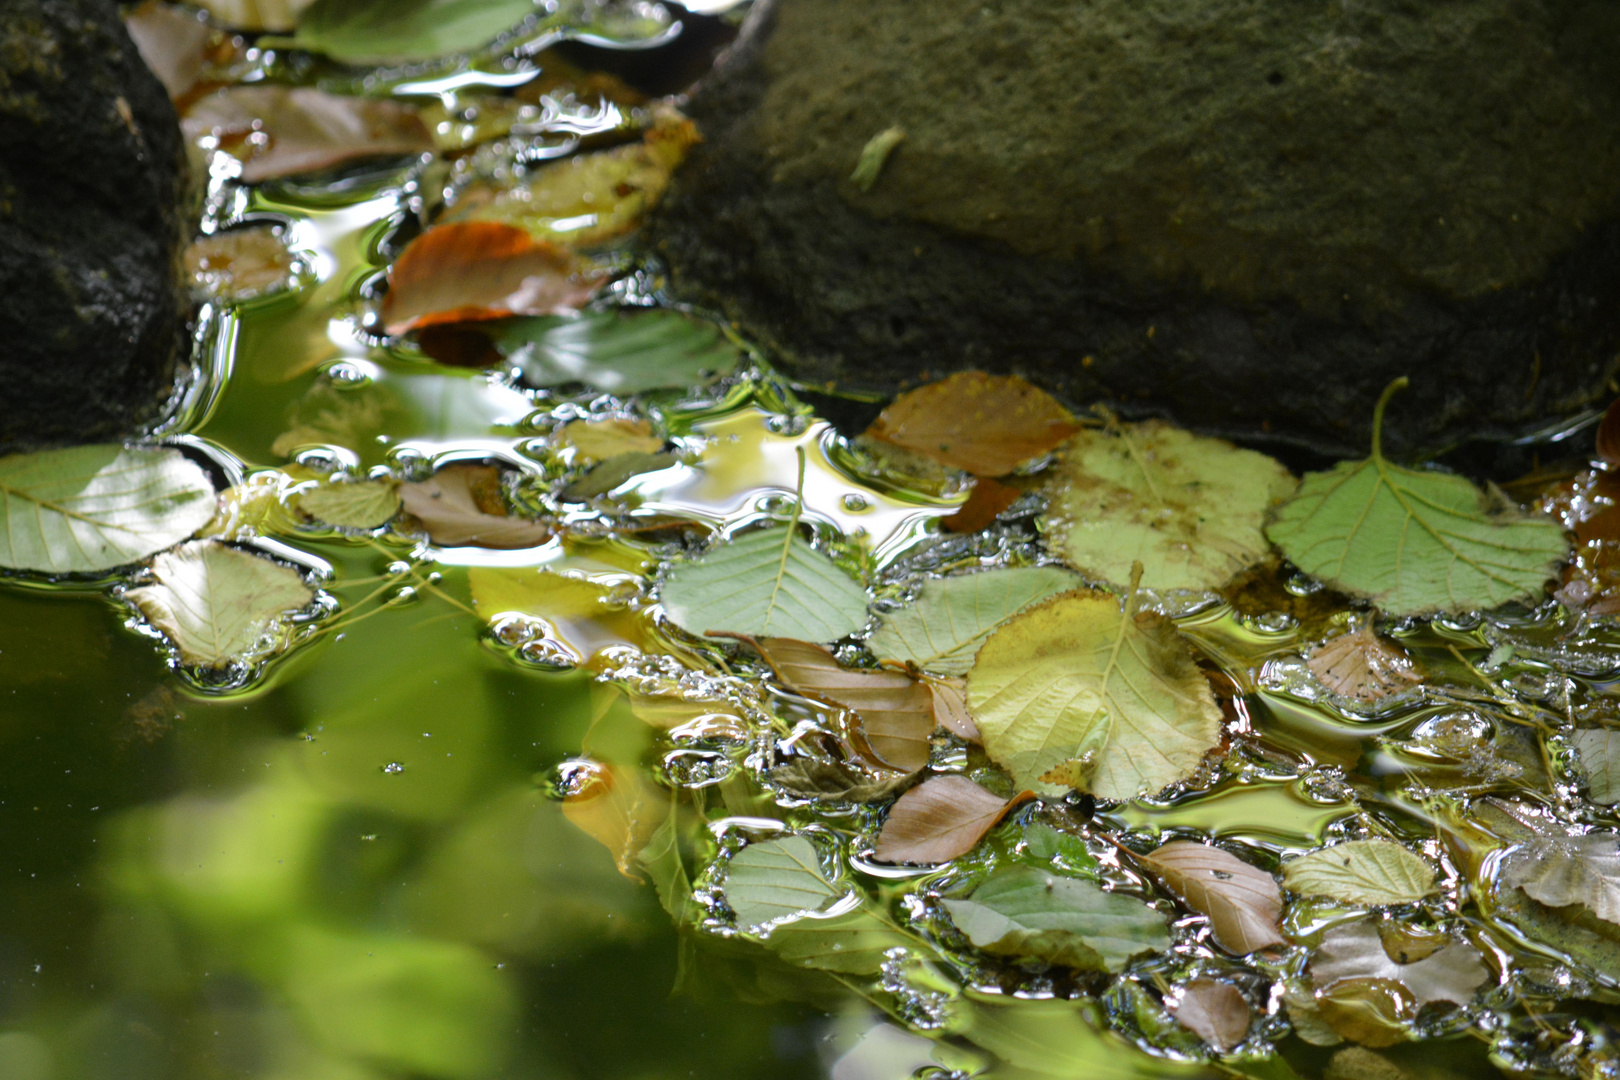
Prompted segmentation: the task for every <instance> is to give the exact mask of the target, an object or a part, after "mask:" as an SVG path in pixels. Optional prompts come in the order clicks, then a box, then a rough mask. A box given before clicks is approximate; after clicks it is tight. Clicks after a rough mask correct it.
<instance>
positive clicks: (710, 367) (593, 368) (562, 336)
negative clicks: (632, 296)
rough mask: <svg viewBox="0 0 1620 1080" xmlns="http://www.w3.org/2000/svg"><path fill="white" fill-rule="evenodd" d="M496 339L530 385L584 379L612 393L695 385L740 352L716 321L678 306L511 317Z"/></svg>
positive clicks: (732, 364)
mask: <svg viewBox="0 0 1620 1080" xmlns="http://www.w3.org/2000/svg"><path fill="white" fill-rule="evenodd" d="M495 345H496V347H497V348H498V349H500V351H501V352H502V353H504V354H505V355H506V357H507V358H508V359H510V360H511V361H512V362H513V363H515V364H517V365H518V366H519V367H521V368H522V369H523V381H524V382H525V383H527V384H529V385H530V386H536V387H547V386H563V385H566V384H569V383H584V384H585V385H586V386H589V387H592V388H593V389H596V390H605V391H607V392H608V393H610V394H640V393H643V392H645V391H647V390H661V389H669V388H677V387H688V386H693V385H695V384H698V383H702V382H705V381H707V380H710V379H713V378H716V377H718V376H721V375H729V374H730V373H731V372H732V370H733V369H735V368H736V366H737V361H738V360H739V359H740V358H741V356H742V352H741V350H740V349H738V348H737V346H735V345H733V344H732V343H731V342H730V341H728V340H726V337H725V335H724V334H722V333H721V332H720V330H719V328H718V327H716V326H715V325H714V324H712V323H707V322H703V321H702V320H700V319H694V318H692V317H691V316H688V315H682V314H680V313H679V312H674V311H643V312H634V313H626V312H611V311H609V312H598V313H595V314H587V315H581V316H580V317H578V318H561V317H555V316H552V317H546V318H537V319H512V320H510V321H507V322H503V323H501V324H500V328H499V330H498V331H497V333H496V336H495Z"/></svg>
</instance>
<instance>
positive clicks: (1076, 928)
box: [942, 866, 1170, 971]
mask: <svg viewBox="0 0 1620 1080" xmlns="http://www.w3.org/2000/svg"><path fill="white" fill-rule="evenodd" d="M942 903H943V904H944V906H945V909H946V910H947V911H948V912H950V916H951V921H952V922H954V923H955V924H956V926H957V929H959V930H961V931H962V933H964V934H966V935H967V938H968V940H969V941H971V942H973V944H974V945H975V946H976V947H978V948H980V949H983V950H985V951H986V952H991V953H996V954H999V955H1002V956H1029V957H1034V958H1037V959H1041V960H1049V961H1051V962H1052V963H1055V964H1063V965H1065V966H1067V967H1073V968H1080V969H1082V970H1087V971H1118V970H1120V969H1121V968H1122V967H1124V966H1125V962H1126V961H1127V960H1129V959H1130V958H1131V957H1133V956H1137V955H1139V954H1141V953H1145V952H1150V951H1160V950H1164V949H1167V948H1169V947H1170V934H1169V931H1168V930H1167V929H1166V928H1165V922H1164V916H1163V915H1162V914H1160V913H1159V912H1158V911H1156V910H1154V909H1153V908H1151V907H1148V906H1147V905H1146V904H1144V903H1142V901H1140V900H1137V899H1135V898H1134V897H1129V896H1121V895H1119V894H1117V893H1110V892H1104V891H1103V889H1102V887H1101V886H1099V885H1097V884H1096V883H1095V882H1091V881H1085V880H1081V879H1078V878H1068V877H1058V876H1057V875H1055V874H1049V873H1047V872H1046V871H1044V870H1037V869H1035V868H1034V867H1032V866H1015V867H1013V868H1011V869H1008V870H1001V871H998V872H996V873H995V874H992V875H991V876H990V877H989V878H988V879H987V880H986V881H985V882H984V884H982V885H980V886H979V887H978V888H977V889H975V890H973V893H972V894H971V895H970V896H969V897H968V898H967V899H965V900H945V901H942Z"/></svg>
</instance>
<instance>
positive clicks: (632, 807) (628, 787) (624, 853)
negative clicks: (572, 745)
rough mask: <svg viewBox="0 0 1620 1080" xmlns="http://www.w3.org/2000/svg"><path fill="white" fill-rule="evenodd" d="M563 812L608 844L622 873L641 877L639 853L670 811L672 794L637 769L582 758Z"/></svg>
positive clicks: (600, 841)
mask: <svg viewBox="0 0 1620 1080" xmlns="http://www.w3.org/2000/svg"><path fill="white" fill-rule="evenodd" d="M562 812H563V817H565V818H567V819H568V820H569V822H570V823H572V824H573V825H574V826H576V827H577V828H578V829H579V830H580V831H581V832H584V833H585V834H586V835H588V836H589V837H591V839H593V840H595V841H596V842H597V843H599V844H601V845H602V846H603V847H605V848H607V849H608V852H609V853H610V854H611V855H612V856H613V861H614V863H615V864H617V865H618V867H619V873H621V874H623V875H624V876H625V877H628V878H634V879H636V880H637V881H640V880H641V875H640V873H639V872H638V864H637V861H636V856H637V855H638V854H640V852H641V849H642V848H644V847H646V846H647V840H648V839H649V838H650V837H651V836H652V834H653V831H654V830H655V829H657V828H658V826H659V825H660V824H661V823H662V822H663V820H664V818H665V817H667V816H668V815H669V800H668V799H667V798H666V797H665V796H664V794H663V792H662V791H661V790H660V789H659V788H658V787H657V786H656V785H654V784H653V783H652V782H651V781H649V780H647V779H646V778H645V777H643V776H642V775H641V773H640V772H638V771H637V770H635V769H631V768H625V767H623V766H620V765H604V764H600V763H598V762H588V763H581V764H580V765H579V766H578V772H577V773H576V777H575V781H574V790H573V791H572V792H571V793H569V794H568V795H567V796H565V797H564V798H563V804H562Z"/></svg>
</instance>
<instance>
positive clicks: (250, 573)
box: [126, 540, 315, 668]
mask: <svg viewBox="0 0 1620 1080" xmlns="http://www.w3.org/2000/svg"><path fill="white" fill-rule="evenodd" d="M152 574H153V576H154V577H156V578H157V582H156V584H153V585H142V586H141V587H139V588H136V589H131V590H129V592H128V593H127V594H126V595H127V597H128V599H129V601H130V603H132V604H134V605H135V606H136V607H137V608H139V609H140V612H141V614H143V615H145V616H146V619H147V621H148V622H150V623H151V624H152V625H153V626H154V627H156V628H157V629H158V630H160V631H162V632H163V634H164V636H165V637H167V638H168V639H169V640H170V641H172V642H173V643H174V645H175V647H176V648H178V649H179V650H180V658H181V660H183V661H184V662H185V663H187V664H196V665H199V666H202V667H211V668H220V667H225V666H227V665H228V664H232V663H235V662H238V661H246V660H248V659H251V658H252V657H253V656H254V654H255V653H257V652H258V651H259V648H260V646H261V644H262V642H263V639H264V638H265V636H266V635H267V634H269V633H270V632H271V631H272V630H273V629H274V628H275V627H276V625H277V623H278V622H279V621H280V619H281V617H282V616H283V615H285V614H287V613H289V612H292V611H297V610H298V609H299V608H302V607H304V606H305V605H307V604H308V603H309V602H310V601H311V600H313V599H314V598H315V591H314V590H313V589H311V588H310V587H309V586H308V585H306V584H305V583H304V579H303V576H302V575H300V574H299V573H298V571H296V570H293V569H292V568H290V567H287V566H283V565H282V564H281V563H277V562H271V561H270V560H269V559H265V558H261V557H259V556H257V555H250V554H248V553H247V552H245V551H242V550H241V549H239V548H234V547H228V546H226V545H224V544H220V543H216V542H215V541H213V540H194V541H192V542H191V543H189V544H185V545H183V546H181V547H178V548H176V549H175V550H173V551H165V552H163V553H161V554H159V555H158V556H157V557H156V558H155V559H153V560H152Z"/></svg>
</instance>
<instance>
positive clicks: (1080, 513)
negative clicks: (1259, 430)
mask: <svg viewBox="0 0 1620 1080" xmlns="http://www.w3.org/2000/svg"><path fill="white" fill-rule="evenodd" d="M1293 487H1294V478H1293V477H1292V476H1291V475H1290V474H1289V472H1288V470H1287V469H1285V468H1283V467H1282V465H1280V464H1278V463H1277V462H1276V461H1274V460H1273V459H1271V458H1269V457H1267V456H1266V455H1264V454H1259V453H1256V452H1255V451H1253V450H1242V449H1239V448H1238V447H1235V446H1233V445H1232V444H1231V443H1228V442H1225V441H1223V440H1221V439H1211V438H1206V437H1205V436H1202V435H1194V434H1192V433H1191V432H1187V431H1183V430H1181V429H1180V428H1177V427H1172V426H1171V425H1169V424H1165V423H1162V422H1160V421H1157V420H1150V421H1148V422H1146V423H1142V424H1112V425H1110V426H1109V427H1108V428H1106V429H1097V428H1092V429H1086V430H1083V431H1081V432H1080V433H1079V434H1077V435H1075V436H1074V438H1073V439H1071V440H1070V441H1069V442H1068V444H1067V445H1066V447H1065V448H1064V451H1063V460H1062V462H1061V464H1060V465H1059V466H1058V469H1057V471H1056V473H1055V474H1054V476H1053V479H1052V487H1051V490H1052V501H1051V508H1050V509H1049V510H1048V512H1047V515H1046V523H1047V527H1048V529H1049V530H1050V535H1051V543H1052V547H1053V550H1055V551H1058V552H1061V553H1062V555H1063V558H1064V560H1065V561H1066V562H1068V564H1069V565H1070V566H1073V567H1074V568H1075V569H1077V570H1080V571H1081V572H1083V573H1085V574H1087V575H1089V576H1091V577H1093V578H1097V579H1100V580H1103V581H1111V582H1115V583H1117V584H1124V583H1125V582H1128V581H1130V580H1131V566H1132V564H1133V563H1138V562H1140V563H1141V564H1142V567H1143V573H1142V587H1143V588H1147V589H1216V588H1219V587H1220V586H1222V585H1224V584H1226V583H1227V582H1228V581H1230V580H1231V579H1232V578H1233V577H1234V576H1235V575H1237V574H1238V573H1239V572H1241V571H1243V570H1245V569H1247V568H1248V567H1250V566H1253V565H1254V564H1255V563H1257V562H1259V561H1260V560H1261V559H1262V558H1264V557H1265V555H1266V553H1267V552H1268V551H1269V550H1270V545H1269V544H1268V543H1267V542H1266V537H1265V533H1264V531H1263V530H1264V526H1265V519H1266V511H1267V510H1268V509H1269V508H1270V507H1271V505H1272V504H1273V503H1275V502H1277V501H1278V500H1280V499H1283V498H1285V497H1287V495H1288V493H1289V492H1290V491H1292V490H1293Z"/></svg>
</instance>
